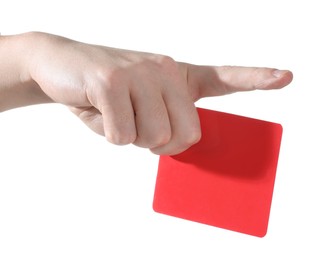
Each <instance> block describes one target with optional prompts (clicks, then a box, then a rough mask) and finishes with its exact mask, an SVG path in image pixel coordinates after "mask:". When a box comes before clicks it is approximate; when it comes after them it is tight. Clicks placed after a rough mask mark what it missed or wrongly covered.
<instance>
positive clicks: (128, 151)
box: [0, 0, 328, 260]
mask: <svg viewBox="0 0 328 260" xmlns="http://www.w3.org/2000/svg"><path fill="white" fill-rule="evenodd" d="M82 2H83V3H82ZM325 2H326V1H319V0H312V1H286V0H276V1H262V0H248V1H242V0H226V1H218V0H217V1H209V0H202V1H176V0H174V1H168V0H166V1H160V2H159V1H146V0H139V1H134V0H119V1H118V0H115V1H99V0H93V1H75V2H74V1H58V0H57V1H17V0H11V1H5V0H1V3H0V31H1V33H2V34H15V33H21V32H26V31H31V30H40V31H46V32H50V33H54V34H60V35H63V36H66V37H69V38H73V39H76V40H79V41H85V42H90V43H96V44H101V45H108V46H114V47H119V48H128V49H134V50H141V51H148V52H156V53H162V54H167V55H170V56H172V57H173V58H175V59H176V60H179V61H186V62H190V63H196V64H206V65H208V64H213V65H244V66H268V67H277V68H281V69H285V68H286V69H290V70H292V71H293V72H294V81H293V83H292V84H291V85H290V86H289V87H287V88H285V89H283V90H278V91H269V92H261V91H257V92H252V93H242V94H234V95H230V96H225V97H218V98H209V99H204V100H202V101H200V102H198V104H197V105H199V106H201V107H205V108H209V109H215V110H220V111H226V112H230V113H235V114H240V115H244V116H249V117H253V118H259V119H263V120H268V121H273V122H278V123H281V124H282V125H283V127H284V135H283V141H282V146H281V154H280V160H279V166H278V172H277V178H276V186H275V191H274V196H273V203H272V209H271V216H270V223H269V230H268V233H267V235H266V237H264V238H256V237H252V236H248V235H244V234H239V233H235V232H232V231H227V230H223V229H218V228H214V227H210V226H206V225H202V224H197V223H193V222H188V221H185V220H181V219H177V218H172V217H168V216H165V215H160V214H157V213H154V212H153V210H152V196H153V191H154V184H155V179H156V171H157V162H158V157H157V156H155V155H153V154H151V153H150V152H149V151H147V150H142V149H139V148H136V147H133V146H125V147H116V146H113V145H111V144H109V143H107V142H106V141H105V140H104V138H102V137H100V136H97V135H96V134H94V133H93V132H91V131H90V130H89V129H88V128H87V127H85V126H84V125H83V124H82V123H81V122H80V121H79V120H78V119H77V118H75V116H74V115H72V114H71V113H70V112H69V111H68V110H67V109H66V108H65V107H62V106H61V105H40V106H33V107H28V108H21V109H15V110H11V111H7V112H5V113H2V114H0V259H1V260H9V259H33V260H37V259H252V260H255V259H297V258H299V257H304V259H327V258H328V252H327V251H328V249H327V233H328V224H327V222H328V213H327V212H328V209H327V208H328V206H327V205H328V188H327V186H328V182H327V174H328V164H327V161H328V158H327V147H328V138H327V133H328V127H327V123H326V121H327V111H328V105H327V97H326V93H327V90H326V89H327V87H328V86H327V68H328V67H327V59H328V51H327V46H328V41H327V38H325V35H326V34H327V24H328V15H327V8H326V7H325V6H326V5H325ZM302 259H303V258H302Z"/></svg>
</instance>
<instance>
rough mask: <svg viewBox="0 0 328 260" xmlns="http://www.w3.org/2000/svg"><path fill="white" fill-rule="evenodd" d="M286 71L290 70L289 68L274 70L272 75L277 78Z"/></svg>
mask: <svg viewBox="0 0 328 260" xmlns="http://www.w3.org/2000/svg"><path fill="white" fill-rule="evenodd" d="M286 72H288V70H274V71H273V72H272V75H273V76H274V77H276V78H280V77H282V76H283V75H284V74H285V73H286Z"/></svg>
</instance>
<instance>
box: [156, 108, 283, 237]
mask: <svg viewBox="0 0 328 260" xmlns="http://www.w3.org/2000/svg"><path fill="white" fill-rule="evenodd" d="M198 113H199V117H200V122H201V129H202V138H201V140H200V142H198V143H197V144H195V145H194V146H192V147H191V148H189V149H188V150H187V151H185V152H183V153H181V154H178V155H175V156H160V160H159V165H158V174H157V180H156V187H155V193H154V201H153V208H154V210H155V211H156V212H158V213H163V214H167V215H171V216H175V217H179V218H183V219H187V220H191V221H195V222H199V223H203V224H207V225H212V226H215V227H220V228H224V229H228V230H233V231H237V232H241V233H245V234H249V235H253V236H258V237H263V236H265V235H266V232H267V227H268V221H269V215H270V208H271V201H272V194H273V188H274V181H275V176H276V169H277V163H278V156H279V149H280V142H281V137H282V127H281V125H280V124H277V123H272V122H267V121H262V120H257V119H253V118H247V117H242V116H237V115H232V114H228V113H223V112H217V111H212V110H207V109H201V108H198Z"/></svg>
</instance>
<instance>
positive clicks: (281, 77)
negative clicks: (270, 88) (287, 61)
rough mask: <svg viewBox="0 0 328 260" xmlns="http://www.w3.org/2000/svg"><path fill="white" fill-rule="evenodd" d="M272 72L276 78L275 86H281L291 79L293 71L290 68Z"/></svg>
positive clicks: (287, 83)
mask: <svg viewBox="0 0 328 260" xmlns="http://www.w3.org/2000/svg"><path fill="white" fill-rule="evenodd" d="M272 74H273V75H274V77H276V78H277V79H278V81H277V83H276V87H275V88H283V87H285V86H287V85H289V84H290V83H291V82H292V80H293V73H292V72H291V71H290V70H275V71H274V72H273V73H272Z"/></svg>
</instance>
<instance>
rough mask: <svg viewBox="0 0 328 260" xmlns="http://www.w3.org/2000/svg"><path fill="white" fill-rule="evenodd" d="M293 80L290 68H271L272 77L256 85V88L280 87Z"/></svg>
mask: <svg viewBox="0 0 328 260" xmlns="http://www.w3.org/2000/svg"><path fill="white" fill-rule="evenodd" d="M292 80H293V73H292V72H291V71H290V70H276V69H275V70H272V77H271V78H269V79H267V80H265V81H263V82H262V83H260V84H258V85H257V86H256V89H262V90H268V89H281V88H283V87H286V86H287V85H289V84H290V83H291V82H292Z"/></svg>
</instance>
